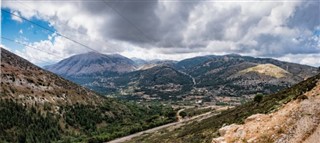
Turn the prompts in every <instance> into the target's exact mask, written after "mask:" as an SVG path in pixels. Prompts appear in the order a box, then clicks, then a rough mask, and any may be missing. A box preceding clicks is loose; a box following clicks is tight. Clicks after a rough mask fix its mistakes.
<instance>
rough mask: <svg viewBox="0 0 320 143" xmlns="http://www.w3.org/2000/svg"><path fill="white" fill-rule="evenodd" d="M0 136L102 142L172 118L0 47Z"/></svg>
mask: <svg viewBox="0 0 320 143" xmlns="http://www.w3.org/2000/svg"><path fill="white" fill-rule="evenodd" d="M0 91H1V92H0V129H1V130H0V142H27V143H40V142H105V141H109V140H112V139H114V138H117V137H121V136H125V135H128V134H132V133H135V132H138V131H141V130H145V129H148V128H152V127H155V126H159V125H162V124H166V123H169V122H173V121H175V118H176V113H175V111H174V110H173V109H172V108H171V107H169V106H164V105H158V104H142V103H141V104H139V105H138V104H134V103H132V102H130V103H129V102H124V101H119V100H117V99H110V98H106V97H104V96H100V95H98V94H97V93H95V92H93V91H91V90H89V89H87V88H84V87H81V86H79V85H77V84H75V83H72V82H71V81H68V80H65V79H63V78H62V77H60V76H58V75H55V74H53V73H51V72H48V71H46V70H43V69H41V68H39V67H37V66H35V65H33V64H32V63H30V62H28V61H27V60H25V59H23V58H21V57H19V56H17V55H15V54H13V53H11V52H9V51H7V50H5V49H3V48H1V88H0Z"/></svg>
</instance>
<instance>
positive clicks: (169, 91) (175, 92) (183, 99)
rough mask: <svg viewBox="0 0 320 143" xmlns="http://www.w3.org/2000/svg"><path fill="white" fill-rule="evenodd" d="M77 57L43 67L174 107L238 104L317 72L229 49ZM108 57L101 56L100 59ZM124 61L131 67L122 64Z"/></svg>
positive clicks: (101, 89)
mask: <svg viewBox="0 0 320 143" xmlns="http://www.w3.org/2000/svg"><path fill="white" fill-rule="evenodd" d="M96 54H97V53H96ZM79 56H81V57H82V59H81V60H85V59H86V58H87V57H89V58H88V59H86V63H83V64H82V65H81V64H80V63H81V62H80V61H77V60H76V59H75V58H74V57H70V58H67V59H65V60H63V61H61V62H59V63H57V64H54V65H51V66H46V67H45V68H46V69H47V70H49V71H50V70H51V71H52V72H55V73H56V74H60V75H61V76H63V77H65V78H66V79H69V80H71V81H73V82H75V83H78V84H80V85H83V86H85V87H88V88H90V89H92V90H94V91H96V92H98V93H100V94H102V95H105V96H107V97H111V98H118V99H123V100H129V101H130V100H135V101H137V102H161V103H162V104H173V105H179V106H186V105H188V106H209V105H230V106H235V105H240V104H242V103H245V102H247V101H250V100H252V98H253V97H254V96H255V95H256V94H271V93H275V92H277V91H280V90H281V89H284V88H287V87H290V86H292V85H294V84H296V83H298V82H300V81H303V80H304V79H306V78H308V77H311V76H313V75H315V74H316V73H317V68H315V67H311V66H306V65H299V64H294V63H287V62H282V61H278V60H274V59H268V58H254V57H249V56H240V55H234V54H233V55H232V54H231V55H222V56H215V55H209V56H200V57H194V58H189V59H184V60H181V61H163V62H161V61H156V62H154V61H153V62H152V61H143V60H141V59H140V60H137V59H133V60H130V59H129V58H126V57H123V56H121V55H118V56H117V58H113V55H103V54H100V55H98V56H95V57H96V58H95V57H92V56H91V53H87V54H82V55H79ZM108 56H109V58H106V59H108V60H106V61H104V60H103V58H102V59H101V58H100V57H108ZM75 57H77V55H75ZM119 57H121V58H119ZM97 61H99V62H97ZM109 61H112V62H113V63H109V64H111V65H113V66H115V67H117V66H119V68H112V69H113V70H108V69H104V70H103V71H99V70H97V71H95V72H94V73H92V72H85V71H84V73H82V72H77V74H72V72H68V71H67V70H62V71H59V70H58V69H59V68H60V69H68V68H71V67H69V66H68V65H66V64H62V63H77V66H78V68H79V69H81V70H85V69H86V68H87V67H88V66H99V65H100V66H101V67H103V66H104V65H105V64H104V63H108V62H109ZM135 61H138V62H135ZM128 64H130V66H129V67H133V68H129V69H127V70H123V69H124V68H121V67H125V66H127V65H128ZM81 67H83V68H81ZM52 69H57V70H52ZM117 69H121V70H118V71H117ZM62 72H63V74H62ZM80 73H82V74H80Z"/></svg>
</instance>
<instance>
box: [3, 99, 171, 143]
mask: <svg viewBox="0 0 320 143" xmlns="http://www.w3.org/2000/svg"><path fill="white" fill-rule="evenodd" d="M40 106H41V105H33V106H31V105H29V106H25V105H23V104H20V103H17V102H16V101H13V100H0V142H22V143H23V142H32V143H37V142H52V141H57V142H61V141H63V142H64V141H67V142H105V141H109V140H112V139H114V138H117V137H121V136H125V135H128V134H132V133H135V132H138V131H142V130H146V129H148V128H152V127H155V126H159V125H162V124H166V123H169V122H173V121H175V120H176V117H175V111H174V110H173V109H172V108H171V107H167V106H163V105H155V104H148V105H137V104H134V103H129V102H123V101H115V100H111V99H110V100H108V101H106V102H105V103H102V104H100V105H84V104H74V105H61V106H59V108H60V109H59V113H55V114H53V113H51V111H50V109H52V107H50V108H48V107H46V109H44V107H40ZM46 106H50V105H46Z"/></svg>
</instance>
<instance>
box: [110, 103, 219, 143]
mask: <svg viewBox="0 0 320 143" xmlns="http://www.w3.org/2000/svg"><path fill="white" fill-rule="evenodd" d="M181 111H183V109H181V110H179V111H178V112H177V115H178V118H179V114H178V113H180V112H181ZM213 115H217V113H211V112H207V113H204V114H201V115H197V116H193V117H191V118H188V119H180V118H179V119H180V120H179V121H178V122H174V123H169V124H165V125H162V126H159V127H155V128H152V129H148V130H145V131H141V132H138V133H135V134H131V135H128V136H124V137H121V138H118V139H115V140H112V141H109V142H108V143H122V142H125V141H129V140H131V139H132V138H134V137H138V136H141V135H142V134H146V133H153V132H155V131H158V130H160V129H163V128H167V127H173V126H175V127H177V128H178V127H180V126H181V125H183V124H184V123H187V122H189V121H192V120H203V119H206V118H209V117H211V116H213Z"/></svg>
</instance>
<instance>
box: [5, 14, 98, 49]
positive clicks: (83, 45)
mask: <svg viewBox="0 0 320 143" xmlns="http://www.w3.org/2000/svg"><path fill="white" fill-rule="evenodd" d="M1 11H2V12H5V13H8V14H10V15H12V16H16V17H19V18H21V19H23V20H25V21H27V22H29V23H31V24H33V25H36V26H38V27H40V28H43V29H45V30H47V31H49V32H52V33H56V34H57V35H59V36H61V37H63V38H65V39H68V40H70V41H72V42H74V43H76V44H79V45H81V46H82V47H85V48H87V49H90V50H92V51H95V52H97V53H100V52H99V51H97V50H95V49H93V48H91V47H89V46H87V45H85V44H82V43H80V42H78V41H76V40H73V39H71V38H69V37H67V36H65V35H63V34H61V33H59V32H57V31H54V30H51V29H49V28H47V27H44V26H42V25H40V24H37V23H35V22H33V21H31V20H28V19H27V18H24V17H22V16H20V15H17V14H14V13H12V12H9V11H7V10H3V9H1Z"/></svg>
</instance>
